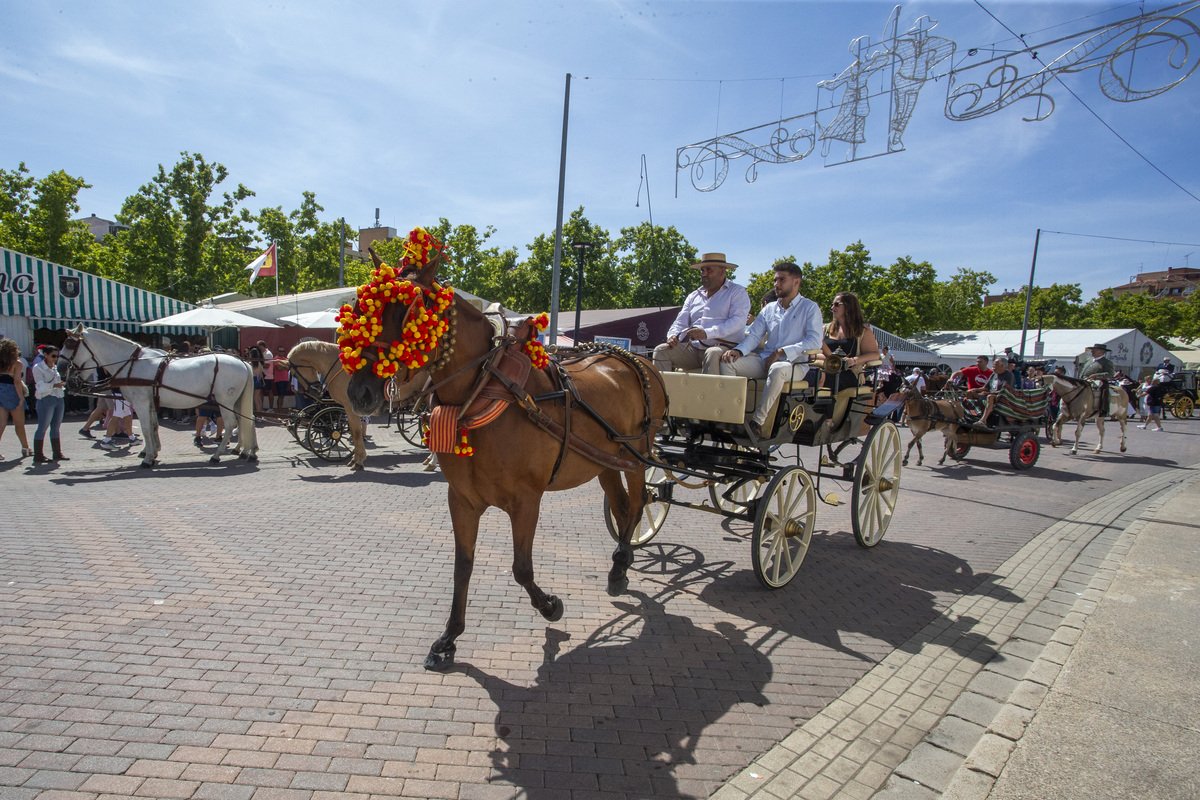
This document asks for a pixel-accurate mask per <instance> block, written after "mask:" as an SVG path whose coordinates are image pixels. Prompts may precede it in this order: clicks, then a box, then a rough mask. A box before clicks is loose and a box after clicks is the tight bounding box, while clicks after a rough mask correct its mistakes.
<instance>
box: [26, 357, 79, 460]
mask: <svg viewBox="0 0 1200 800" xmlns="http://www.w3.org/2000/svg"><path fill="white" fill-rule="evenodd" d="M33 380H34V393H35V395H36V396H37V416H38V426H37V430H36V431H34V433H33V463H34V464H49V463H50V462H51V460H53V461H70V459H69V458H68V457H67V456H65V455H63V452H62V440H61V439H60V438H59V428H60V427H61V425H62V420H63V413H64V412H65V410H66V392H65V391H64V390H63V387H64V386H66V385H67V382H66V381H65V380H63V379H62V376H60V375H59V374H58V348H57V347H46V348H45V349H44V350H43V351H42V361H41V362H40V363H36V365H35V366H34V367H33ZM47 433H49V434H50V449H51V458H46V455H45V450H44V441H45V438H46V434H47Z"/></svg>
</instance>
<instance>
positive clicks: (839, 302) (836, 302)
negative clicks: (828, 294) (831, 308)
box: [833, 300, 842, 306]
mask: <svg viewBox="0 0 1200 800" xmlns="http://www.w3.org/2000/svg"><path fill="white" fill-rule="evenodd" d="M833 305H835V306H840V305H842V301H841V300H834V301H833Z"/></svg>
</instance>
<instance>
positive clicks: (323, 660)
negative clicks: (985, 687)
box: [0, 417, 1200, 800]
mask: <svg viewBox="0 0 1200 800" xmlns="http://www.w3.org/2000/svg"><path fill="white" fill-rule="evenodd" d="M80 421H81V420H80V418H78V417H73V418H69V419H68V420H67V423H66V425H65V426H64V431H70V433H69V434H68V433H64V437H63V439H64V448H65V450H66V452H67V454H68V455H70V456H71V457H72V460H71V461H69V462H63V463H60V464H58V465H57V466H54V467H42V468H38V469H33V468H30V467H29V464H28V459H27V460H26V461H24V462H21V463H18V462H15V461H13V460H12V458H11V456H12V455H13V453H14V452H16V451H17V444H16V441H15V438H14V437H13V435H12V433H11V432H9V433H8V436H7V437H5V439H4V440H3V442H2V443H0V444H2V445H3V447H0V452H3V453H4V454H5V455H7V456H9V460H7V461H5V462H3V463H2V464H0V482H2V485H3V486H4V491H3V493H0V514H2V515H3V519H4V520H5V523H4V525H3V527H2V528H0V797H2V798H5V800H7V799H8V798H26V797H45V798H50V797H79V798H95V797H103V796H145V797H156V798H174V797H184V798H190V797H195V798H255V799H256V800H266V799H267V798H296V800H305V799H307V798H321V797H334V796H336V797H347V796H349V797H356V796H358V797H369V796H378V797H413V798H464V800H466V799H468V798H480V799H481V800H483V799H486V798H508V797H527V798H571V799H572V800H575V799H576V798H612V799H613V800H618V799H621V800H625V799H626V798H642V797H709V796H713V795H715V796H716V797H720V798H724V797H742V796H747V795H751V794H756V793H758V794H761V796H762V797H790V796H793V795H795V796H803V797H828V796H832V795H833V794H836V793H843V794H845V796H862V797H866V796H870V794H871V793H872V792H874V791H876V790H877V789H879V788H880V787H882V786H883V785H884V783H885V781H886V780H887V779H888V777H889V775H891V774H892V771H893V770H894V769H896V768H897V766H898V765H900V764H901V763H902V762H905V760H906V759H908V758H910V757H912V756H918V755H919V753H918V747H917V746H918V744H919V743H920V742H921V741H922V740H923V737H924V736H926V735H927V734H928V732H929V731H930V730H932V729H933V728H934V727H935V726H936V725H937V724H938V723H939V721H941V720H942V719H943V716H944V714H945V712H946V710H947V709H949V708H950V706H951V705H952V704H953V703H954V702H956V701H958V700H960V698H961V697H965V696H966V695H965V694H964V688H965V687H966V686H967V685H968V684H969V683H970V682H971V681H972V680H973V679H974V678H976V677H978V676H979V675H982V674H984V672H986V670H984V669H983V668H984V665H986V664H988V663H989V662H991V663H995V659H994V657H995V656H996V654H997V652H999V651H1001V650H1002V649H1003V648H1004V647H1006V646H1011V645H1009V644H1008V642H1009V641H1010V634H1011V632H1012V630H1014V629H1015V627H1016V626H1017V625H1018V624H1025V623H1026V622H1029V623H1030V624H1033V622H1036V619H1034V620H1032V621H1031V619H1030V617H1029V615H1030V614H1033V613H1035V612H1036V610H1037V607H1041V606H1040V604H1042V603H1045V602H1053V601H1054V600H1056V599H1058V600H1060V601H1061V598H1056V597H1054V596H1052V590H1053V587H1047V585H1046V581H1047V580H1048V578H1046V575H1049V574H1051V573H1053V571H1054V570H1056V569H1057V570H1060V571H1063V570H1068V569H1071V568H1080V567H1078V565H1079V564H1080V558H1084V559H1085V560H1086V559H1087V558H1091V560H1092V561H1095V562H1096V563H1099V562H1101V561H1103V558H1104V555H1105V554H1104V553H1097V554H1095V555H1091V556H1089V555H1088V548H1089V547H1093V548H1094V547H1097V546H1100V545H1099V544H1098V543H1097V536H1096V534H1097V530H1099V531H1101V532H1103V531H1107V530H1109V529H1110V528H1114V527H1115V525H1113V524H1109V523H1108V522H1104V523H1096V522H1095V521H1094V520H1097V519H1102V518H1103V519H1109V518H1111V519H1114V520H1115V519H1116V518H1117V517H1119V516H1120V515H1122V514H1129V513H1133V512H1131V511H1129V510H1128V509H1135V510H1136V507H1137V506H1138V504H1139V503H1143V502H1145V501H1146V500H1147V499H1148V498H1150V497H1151V496H1153V495H1154V493H1155V492H1157V491H1160V490H1161V489H1162V488H1163V487H1164V486H1165V485H1166V484H1168V483H1169V482H1170V481H1171V480H1172V479H1173V478H1172V477H1171V476H1172V475H1173V474H1175V471H1177V470H1179V469H1181V468H1183V467H1187V466H1189V465H1192V464H1194V463H1196V462H1198V461H1200V438H1198V437H1200V424H1197V423H1195V422H1171V423H1169V424H1168V431H1167V432H1166V433H1162V434H1160V433H1149V432H1146V431H1141V430H1137V429H1134V428H1133V427H1132V426H1131V429H1130V452H1129V453H1127V454H1124V455H1121V454H1118V453H1116V452H1113V451H1114V450H1115V437H1114V436H1113V435H1112V432H1111V430H1110V431H1109V441H1108V445H1109V448H1110V449H1109V451H1108V452H1106V453H1102V454H1100V455H1093V454H1091V452H1090V450H1082V449H1081V455H1079V456H1076V457H1071V456H1068V455H1066V453H1065V451H1064V450H1052V449H1050V448H1046V449H1045V451H1044V452H1043V454H1042V457H1041V461H1040V462H1039V463H1038V465H1037V466H1035V467H1034V468H1033V469H1032V470H1030V471H1028V472H1020V473H1018V472H1014V471H1013V470H1012V469H1011V468H1010V467H1009V466H1008V457H1007V451H1003V450H996V451H981V450H980V449H979V448H975V449H973V450H972V452H971V454H970V456H968V459H967V461H966V462H965V463H963V464H959V465H954V466H947V467H941V468H939V467H930V466H929V465H928V463H927V464H926V466H923V467H916V466H911V467H909V468H906V470H905V472H904V477H903V483H902V490H901V501H900V506H899V508H898V510H897V512H896V515H895V518H894V520H893V522H892V525H891V528H890V529H889V530H888V533H887V537H886V539H885V540H884V542H883V543H882V544H880V545H879V546H878V547H876V548H874V549H873V550H863V549H861V548H859V547H858V546H857V545H856V544H855V543H854V539H853V536H852V534H851V533H850V532H849V531H850V520H849V513H848V508H847V506H841V507H836V508H835V507H829V506H825V505H821V506H820V507H819V508H818V526H819V528H820V530H819V531H818V533H817V534H816V535H815V536H814V538H813V547H812V550H811V552H810V554H809V556H808V559H807V560H806V561H805V563H804V566H803V568H802V571H801V573H800V575H799V576H798V577H797V578H796V579H795V580H794V581H793V583H792V585H790V586H788V587H786V588H785V589H782V590H780V591H776V592H769V591H766V590H764V589H762V588H761V587H760V586H759V584H758V582H757V581H756V580H755V578H754V575H753V570H752V566H751V553H750V542H749V538H750V526H749V525H748V524H745V523H742V522H738V521H730V520H725V519H723V518H721V517H718V516H714V515H711V514H706V513H703V512H698V511H692V510H688V509H672V511H671V512H670V515H669V517H668V519H667V521H666V524H665V526H664V529H663V531H662V532H661V533H660V534H659V535H658V537H657V538H656V539H655V540H654V541H653V542H652V543H651V544H650V545H649V546H647V547H645V548H643V549H641V550H639V551H638V556H637V560H636V562H635V569H634V570H633V572H631V576H630V578H631V580H630V591H629V593H628V594H627V595H625V596H623V597H618V598H611V597H609V596H608V595H607V594H606V593H605V574H606V572H607V569H608V565H609V563H610V562H609V558H610V553H611V550H612V541H611V539H610V538H609V536H608V534H607V532H606V529H605V525H604V522H603V520H602V517H601V493H600V490H599V487H598V485H596V484H594V483H593V484H591V485H589V486H586V487H582V488H580V489H578V490H573V491H569V492H562V493H556V494H551V495H547V496H546V499H545V502H544V503H543V513H542V517H541V522H540V527H539V539H538V542H537V547H536V558H535V566H536V568H537V570H538V581H539V583H540V584H541V585H542V586H543V587H544V588H546V590H547V591H551V592H554V593H556V594H558V595H559V596H560V597H562V599H563V600H564V602H565V604H566V614H565V616H564V617H563V619H562V620H561V621H559V622H556V623H546V622H545V621H544V620H543V619H542V618H541V617H540V616H538V615H537V614H536V612H535V611H533V609H532V608H530V606H529V604H528V600H527V598H526V597H525V594H524V592H523V591H522V590H521V589H520V588H519V587H518V586H517V585H516V584H515V583H514V582H513V581H512V578H511V575H510V562H511V544H510V541H511V540H510V537H509V535H508V531H507V525H506V519H505V518H504V517H503V516H502V515H501V514H500V513H499V512H495V511H491V512H489V513H488V515H486V516H485V518H484V520H483V524H482V526H481V536H480V544H479V548H478V552H477V561H476V569H475V576H474V580H473V583H472V587H471V606H470V609H469V613H468V625H469V627H468V630H467V633H465V634H464V635H463V636H462V637H460V639H459V641H458V644H459V648H458V661H459V664H458V665H457V666H456V668H455V669H453V670H452V671H450V672H448V673H446V674H433V673H428V672H425V671H424V670H423V669H422V668H421V661H422V659H423V658H424V656H425V653H426V652H427V651H428V648H429V645H430V644H431V643H432V641H433V640H434V639H435V638H436V637H437V636H438V635H439V634H440V633H441V630H442V627H443V625H444V623H445V619H446V616H447V614H448V612H449V593H450V584H451V572H452V537H451V535H450V533H449V516H448V513H447V511H446V505H445V485H444V482H443V481H442V479H441V477H440V475H439V474H437V473H428V472H424V471H423V470H422V469H421V459H422V455H421V454H420V453H419V452H417V451H415V450H413V449H411V448H408V447H407V446H406V445H405V444H404V443H403V441H402V440H401V439H400V437H399V435H398V434H395V433H393V432H391V431H389V430H387V429H385V428H383V427H381V426H372V428H371V429H370V430H371V436H372V445H373V447H372V448H371V449H370V450H369V451H368V452H369V455H368V469H367V471H366V472H362V473H350V472H349V471H347V470H346V469H345V468H344V467H342V466H340V465H334V464H329V463H327V462H323V461H320V460H318V459H316V458H315V457H312V456H311V455H310V454H308V453H307V452H306V451H304V450H302V449H301V448H299V447H298V446H297V445H296V444H295V443H294V442H292V441H291V439H290V437H289V436H288V435H287V433H286V432H285V431H283V430H282V429H280V428H278V427H269V428H266V429H264V430H263V431H262V433H261V434H260V436H261V439H262V445H263V448H264V450H263V452H262V454H261V455H262V459H261V461H260V463H258V464H257V465H249V464H247V463H245V462H243V461H238V460H236V459H232V460H225V461H223V462H222V463H220V464H216V465H213V464H210V463H209V462H208V461H207V460H206V458H205V457H204V456H203V455H201V454H200V453H199V452H198V451H197V450H196V449H195V448H194V447H193V446H192V444H191V441H190V439H191V434H190V433H189V432H188V431H185V430H184V429H183V427H184V426H175V428H174V429H171V428H164V429H163V437H164V450H163V453H162V456H161V457H162V459H163V462H164V463H163V464H162V465H160V466H159V467H156V468H155V469H153V470H143V469H139V468H138V466H137V459H136V457H135V455H134V454H133V453H130V452H128V451H125V450H119V451H116V452H113V453H110V452H106V451H103V450H99V449H98V448H95V446H94V445H93V443H92V442H91V441H89V440H85V439H83V438H82V437H80V436H79V435H78V434H76V433H75V430H76V428H78V426H79V423H80ZM902 434H903V438H904V440H905V442H907V439H908V434H907V431H902ZM1094 436H1095V431H1094V429H1092V428H1089V429H1088V430H1087V431H1086V432H1085V440H1086V441H1087V442H1089V444H1093V445H1094ZM208 451H209V452H210V451H211V447H210V448H208ZM801 455H802V456H804V457H805V458H806V459H812V458H814V457H815V454H814V453H813V452H811V451H808V452H802V453H801ZM1156 480H1157V481H1158V483H1156V482H1155V481H1156ZM1160 483H1161V484H1162V485H1159V484H1160ZM1133 485H1139V488H1138V489H1137V490H1136V491H1134V492H1133V493H1132V494H1130V493H1128V492H1125V493H1123V492H1122V490H1123V489H1124V488H1125V487H1130V486H1133ZM822 488H823V489H824V490H825V491H829V490H831V489H832V490H836V491H838V492H839V493H840V494H841V495H842V497H843V499H845V498H847V497H848V491H849V486H848V485H846V484H843V485H840V486H839V485H836V484H831V483H826V484H823V486H822ZM694 494H695V495H696V498H697V500H699V499H701V498H703V497H705V496H706V492H695V493H694ZM1114 496H1115V497H1119V498H1121V502H1124V503H1125V506H1124V507H1117V506H1120V505H1121V503H1116V504H1115V505H1114V504H1113V503H1108V504H1105V503H1104V501H1103V499H1104V498H1107V497H1114ZM1097 501H1099V505H1097ZM1126 501H1127V502H1126ZM1106 514H1107V515H1108V516H1107V517H1106V516H1105V515H1106ZM1072 515H1075V516H1072ZM1056 526H1057V527H1056ZM1048 532H1049V533H1048ZM1051 540H1053V541H1051ZM1110 546H1111V544H1110ZM1080 580H1081V581H1082V584H1083V585H1086V584H1087V583H1088V580H1089V578H1087V577H1086V576H1083V577H1081V578H1080ZM1018 608H1023V609H1024V614H1021V615H1014V613H1013V610H1014V609H1018ZM1042 610H1045V609H1044V607H1043V609H1042ZM1017 616H1020V618H1021V621H1020V622H1017ZM977 623H985V625H984V626H982V627H980V626H979V625H977ZM933 647H937V648H942V650H941V651H939V652H940V653H943V654H944V653H947V652H948V653H950V654H951V655H952V656H953V657H955V658H956V659H957V661H956V662H955V663H953V664H951V663H950V662H945V661H939V660H938V659H939V658H940V657H941V656H940V655H938V656H935V655H931V652H930V648H933ZM934 662H936V664H935V666H936V669H929V668H930V664H933V663H934ZM943 667H945V668H946V669H945V670H944V672H943ZM884 670H886V671H888V672H892V671H894V673H895V675H896V676H901V677H903V678H904V679H905V680H907V681H908V682H909V684H912V685H915V684H918V683H920V684H921V689H920V691H918V692H917V693H916V694H915V695H910V694H907V693H906V691H904V687H901V686H899V685H896V684H893V685H892V686H886V684H887V681H888V680H890V679H891V677H892V676H891V675H887V676H885V675H884V673H883V671H884ZM914 670H916V671H922V670H929V671H927V672H925V673H924V676H923V678H921V679H920V680H910V678H911V677H912V675H913V672H914ZM1001 677H1009V676H1001ZM993 682H994V683H997V684H998V682H996V681H995V680H994V679H993ZM860 690H861V693H865V696H859V694H855V692H860ZM893 696H894V698H895V700H894V702H893V701H892V700H891V698H892V697H893ZM870 697H874V698H876V704H877V705H879V706H881V707H880V710H879V713H878V715H877V717H876V718H875V719H872V720H870V721H861V720H859V719H856V720H853V724H850V725H847V726H846V727H845V728H842V729H841V731H840V732H841V734H842V735H843V736H844V739H843V745H842V746H841V749H840V750H837V751H836V752H835V751H834V750H833V749H832V748H833V746H834V744H835V743H834V742H833V740H832V739H830V738H829V737H827V736H825V734H826V733H828V732H829V731H830V730H832V729H833V728H834V727H835V726H837V725H838V724H842V720H839V719H835V718H834V717H831V716H830V715H831V714H833V715H835V716H836V715H837V714H845V715H846V716H847V718H848V717H849V716H851V715H853V713H854V712H855V711H857V710H859V709H860V708H862V707H865V703H866V700H867V699H868V698H870ZM847 698H849V699H847ZM880 698H888V699H889V702H888V703H886V704H884V703H882V701H881V700H880ZM929 698H936V701H930V700H929ZM916 699H920V700H921V702H916ZM885 714H887V715H888V716H887V717H886V718H884V715H885ZM859 716H860V717H861V716H862V713H861V711H860V712H859ZM876 724H879V725H882V726H884V727H880V728H876V729H873V732H875V733H885V732H886V733H888V736H887V737H886V741H884V739H881V740H880V741H879V742H870V741H868V740H869V738H870V737H869V735H867V734H864V732H866V731H868V727H869V726H871V725H876ZM976 724H977V723H976ZM853 728H857V730H852V729H853ZM885 728H886V729H887V730H885ZM810 739H811V741H810ZM963 741H964V742H966V741H967V739H963ZM822 742H823V744H822ZM864 742H866V744H864ZM783 745H787V747H786V748H784V749H781V747H783ZM964 746H966V745H964ZM814 747H816V748H818V749H817V750H814V749H813V748H814ZM850 747H857V748H858V749H857V750H854V751H853V752H848V750H849V748H850ZM868 751H869V752H868ZM789 754H790V755H789ZM817 761H823V763H822V764H820V765H819V766H813V765H814V764H815V763H816V762H817ZM918 768H919V765H918V767H914V768H912V769H910V770H909V771H914V770H916V769H918ZM947 770H948V772H947ZM930 774H938V775H948V776H952V775H953V774H954V769H953V768H951V766H950V765H941V764H935V765H933V767H932V768H931V772H930ZM797 776H799V777H797ZM947 780H949V778H947Z"/></svg>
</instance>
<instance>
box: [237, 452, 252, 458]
mask: <svg viewBox="0 0 1200 800" xmlns="http://www.w3.org/2000/svg"><path fill="white" fill-rule="evenodd" d="M249 457H250V454H249V453H238V458H249Z"/></svg>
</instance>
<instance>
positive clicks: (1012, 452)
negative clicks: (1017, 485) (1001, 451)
mask: <svg viewBox="0 0 1200 800" xmlns="http://www.w3.org/2000/svg"><path fill="white" fill-rule="evenodd" d="M1041 454H1042V445H1041V443H1040V442H1038V439H1037V436H1035V435H1034V434H1032V433H1029V432H1028V431H1026V432H1024V433H1021V434H1018V435H1017V437H1016V438H1015V439H1013V443H1012V445H1011V446H1010V447H1009V448H1008V463H1009V464H1012V468H1013V469H1029V468H1030V467H1032V466H1033V465H1034V464H1036V463H1037V460H1038V456H1039V455H1041Z"/></svg>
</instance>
